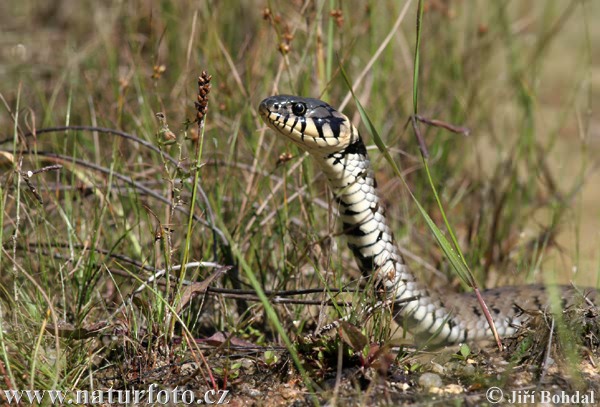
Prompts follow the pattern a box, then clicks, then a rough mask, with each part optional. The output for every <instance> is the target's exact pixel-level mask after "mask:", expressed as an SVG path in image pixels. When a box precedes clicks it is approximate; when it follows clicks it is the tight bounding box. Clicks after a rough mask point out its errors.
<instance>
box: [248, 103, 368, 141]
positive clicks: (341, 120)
mask: <svg viewBox="0 0 600 407" xmlns="http://www.w3.org/2000/svg"><path fill="white" fill-rule="evenodd" d="M258 112H259V114H260V116H261V117H262V119H263V121H264V122H265V123H266V124H267V126H269V127H270V128H271V129H273V130H275V132H276V133H277V134H280V135H283V136H285V137H286V138H287V139H289V140H291V141H292V142H294V143H295V144H296V145H298V146H299V147H300V148H302V149H303V150H305V151H308V152H309V153H311V152H316V151H319V152H326V153H331V152H335V151H341V150H343V149H344V148H346V147H347V146H348V145H349V144H350V143H351V142H352V141H354V139H356V138H357V132H356V130H355V129H354V127H353V126H352V124H350V121H349V120H348V118H347V117H346V116H344V115H343V114H341V113H339V112H338V111H337V110H335V109H334V108H332V107H331V106H330V105H328V104H327V103H325V102H323V101H321V100H318V99H312V98H301V97H298V96H288V95H279V96H271V97H268V98H266V99H265V100H263V101H262V102H261V103H260V105H259V106H258Z"/></svg>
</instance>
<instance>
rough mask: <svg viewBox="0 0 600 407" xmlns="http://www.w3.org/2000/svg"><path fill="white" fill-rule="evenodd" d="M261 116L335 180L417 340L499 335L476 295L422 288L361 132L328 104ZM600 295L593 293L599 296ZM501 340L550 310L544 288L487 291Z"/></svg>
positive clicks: (356, 233)
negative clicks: (531, 315)
mask: <svg viewBox="0 0 600 407" xmlns="http://www.w3.org/2000/svg"><path fill="white" fill-rule="evenodd" d="M259 113H260V115H261V117H262V119H263V120H264V121H265V123H266V124H267V125H268V126H269V127H270V128H272V129H273V130H275V132H276V133H277V134H278V135H280V136H283V137H285V138H286V139H288V140H289V141H291V142H293V143H294V144H296V145H298V146H299V147H300V148H301V149H303V150H305V151H307V152H308V153H309V154H310V155H311V156H312V157H314V158H315V159H316V162H317V164H318V165H319V167H320V169H321V170H322V171H323V173H324V174H325V176H326V177H327V179H328V182H329V185H330V187H331V189H332V192H333V195H334V197H335V200H336V201H337V203H338V204H339V217H340V220H341V223H342V228H343V231H344V234H345V235H346V238H347V241H348V246H349V247H350V249H351V250H352V252H353V254H354V256H355V257H356V260H357V263H358V265H359V268H360V269H361V271H362V272H363V273H364V274H365V275H367V276H371V275H373V277H374V280H375V281H376V282H377V284H378V285H379V287H381V288H383V290H384V292H385V293H386V294H387V295H386V297H387V298H388V299H392V300H394V301H395V302H398V303H400V304H402V305H401V309H400V310H399V312H398V314H397V315H398V319H399V320H401V321H402V323H407V325H408V327H409V329H410V331H411V333H412V334H413V335H415V336H416V337H420V338H428V339H430V340H431V339H432V338H433V339H432V340H433V342H437V343H456V342H466V341H478V340H482V339H488V338H490V337H491V336H492V332H491V330H490V328H489V324H488V322H487V320H486V318H485V316H484V314H483V312H482V311H481V307H480V305H479V303H478V301H477V298H476V297H475V295H474V294H473V293H463V294H449V295H445V296H443V299H442V296H439V295H434V294H433V293H432V292H431V291H430V290H429V289H427V288H426V287H425V286H423V285H422V284H420V283H419V282H418V281H417V280H416V278H415V276H414V275H413V274H412V273H411V271H410V270H409V268H408V266H407V264H406V263H405V261H404V259H403V257H402V255H401V254H400V251H399V250H398V248H397V246H396V244H395V242H394V237H393V233H392V231H391V230H390V226H389V224H388V222H387V219H386V215H385V212H384V208H383V206H382V205H380V198H379V195H378V192H377V184H376V181H375V176H374V172H373V169H372V167H371V164H370V161H369V156H368V154H367V150H366V148H365V144H364V143H363V141H362V138H361V136H360V134H359V133H358V130H357V129H356V127H355V126H354V125H352V123H351V122H350V120H349V119H348V118H347V117H346V116H345V115H343V114H342V113H340V112H338V111H337V110H336V109H334V108H333V107H332V106H330V105H329V104H327V103H325V102H323V101H321V100H318V99H313V98H302V97H298V96H290V95H278V96H271V97H269V98H267V99H265V100H263V101H262V102H261V104H260V106H259ZM560 289H561V290H562V292H561V294H562V298H563V304H562V305H563V306H567V305H568V304H569V303H570V302H571V301H572V299H573V298H576V297H579V298H581V295H578V291H577V290H576V289H575V288H573V287H567V286H565V287H561V288H560ZM595 294H596V292H595V291H592V292H591V293H590V296H591V297H595ZM482 296H483V298H484V299H485V301H486V303H487V304H488V307H489V309H490V314H491V316H492V318H493V320H494V324H495V326H496V329H497V331H498V334H499V335H500V336H501V337H502V336H508V335H511V334H513V333H515V332H516V330H517V329H518V327H519V326H520V325H521V324H522V323H523V321H524V320H525V319H526V318H527V315H526V314H525V313H523V310H529V309H536V310H539V309H543V308H544V307H545V306H547V303H548V301H547V293H546V288H545V287H544V286H541V285H527V286H518V287H502V288H496V289H490V290H485V291H483V292H482Z"/></svg>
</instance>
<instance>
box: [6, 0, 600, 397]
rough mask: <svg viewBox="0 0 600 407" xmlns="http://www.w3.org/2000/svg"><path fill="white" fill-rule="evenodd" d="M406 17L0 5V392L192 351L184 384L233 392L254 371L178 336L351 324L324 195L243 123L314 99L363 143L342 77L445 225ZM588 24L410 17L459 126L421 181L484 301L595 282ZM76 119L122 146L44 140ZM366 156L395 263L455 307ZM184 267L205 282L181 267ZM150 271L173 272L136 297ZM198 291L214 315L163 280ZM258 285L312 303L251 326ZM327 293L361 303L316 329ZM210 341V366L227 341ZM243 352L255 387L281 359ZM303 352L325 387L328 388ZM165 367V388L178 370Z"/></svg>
mask: <svg viewBox="0 0 600 407" xmlns="http://www.w3.org/2000/svg"><path fill="white" fill-rule="evenodd" d="M416 5H417V2H416V1H412V2H410V1H407V2H404V1H392V0H390V1H371V2H364V1H348V2H341V1H335V0H323V1H277V0H273V1H263V0H260V1H258V0H256V1H244V2H237V1H191V0H189V1H188V0H182V1H166V0H165V1H151V0H136V1H117V0H108V1H102V2H97V1H89V0H81V1H77V2H74V1H69V0H62V1H59V0H57V1H53V2H39V1H34V0H21V1H4V2H1V4H0V78H1V79H2V80H1V83H0V101H1V103H2V112H1V113H0V143H1V144H0V223H1V229H0V241H1V243H2V250H1V252H0V270H1V274H0V288H1V290H0V297H1V298H2V302H1V303H0V304H1V305H0V321H1V324H2V329H1V330H0V345H1V346H0V352H1V358H0V364H1V365H2V371H0V376H2V378H3V383H5V385H6V386H8V387H9V388H14V389H25V388H32V389H50V388H62V389H67V390H71V389H77V388H97V387H102V386H108V380H109V379H107V377H108V378H112V379H113V380H117V381H119V383H121V384H122V385H124V386H126V385H128V384H134V385H141V384H142V383H147V382H149V381H151V380H155V379H156V378H155V376H153V375H151V374H150V373H147V372H149V371H153V372H156V371H157V369H161V368H162V369H166V368H165V366H181V364H182V363H183V361H184V360H188V359H190V360H191V359H193V360H194V361H195V362H198V361H199V358H200V357H199V356H198V354H200V353H202V352H204V353H202V354H203V355H204V354H205V355H206V358H207V360H210V361H211V363H205V364H200V366H203V367H202V368H201V369H200V370H201V371H202V372H203V374H202V375H200V376H201V377H203V378H206V377H209V378H210V380H209V379H207V380H208V382H209V383H210V385H207V386H208V388H210V386H213V387H214V386H217V387H219V386H220V387H221V388H223V387H224V386H225V387H227V383H228V381H229V382H231V381H233V382H235V380H238V383H239V380H241V379H240V377H243V373H244V372H245V370H244V369H245V367H243V366H242V365H240V364H236V363H237V362H236V359H235V358H221V357H220V356H219V357H217V356H215V355H216V353H215V352H214V351H213V350H210V349H209V350H206V349H204V350H202V352H199V353H195V354H194V355H196V356H194V357H189V356H185V355H189V354H188V353H187V352H189V350H190V349H195V348H197V347H198V346H200V345H198V344H197V343H195V342H194V341H193V339H192V338H207V337H210V336H211V335H214V334H215V333H217V332H227V333H228V334H231V335H233V336H235V337H236V338H243V340H245V341H248V342H250V343H252V344H255V345H257V346H266V345H280V344H283V343H284V342H285V341H286V338H285V337H284V336H285V335H288V336H289V337H290V338H292V340H293V339H294V338H296V337H298V336H301V335H304V334H308V333H311V332H312V331H313V330H314V329H315V327H316V326H318V325H319V324H322V323H323V322H327V321H329V320H332V319H334V318H335V317H337V316H338V315H339V314H342V315H345V314H347V313H351V314H352V313H357V315H358V313H359V311H360V309H361V308H363V307H364V303H366V302H368V301H373V300H374V299H373V298H372V294H370V293H368V291H367V292H366V293H363V294H351V295H349V296H345V297H341V296H337V295H336V294H335V293H336V290H337V289H342V288H347V287H348V286H349V287H350V288H356V287H357V285H356V282H357V281H358V280H360V274H359V273H358V271H357V268H356V266H355V264H354V260H353V259H352V256H351V254H350V252H349V251H348V250H347V249H346V248H345V244H344V243H343V238H341V237H339V225H336V222H335V219H334V217H333V216H332V210H331V208H332V207H333V203H332V202H331V200H330V196H329V194H328V191H327V188H326V186H325V180H324V179H323V177H322V176H320V174H319V173H318V172H317V170H316V169H314V168H313V166H312V163H311V162H310V160H307V159H305V157H304V155H303V154H302V153H301V152H300V151H299V150H297V149H296V148H294V147H292V146H289V145H287V144H285V143H283V142H281V141H280V140H278V139H276V137H274V136H273V134H272V133H271V132H270V131H267V130H266V127H265V126H264V125H263V123H262V122H261V121H260V118H259V117H258V116H257V110H256V108H257V105H258V103H259V102H260V101H261V100H262V99H263V98H264V97H266V96H269V95H271V94H275V93H292V94H300V95H305V96H313V97H321V98H323V99H326V100H327V101H329V102H330V103H331V104H332V105H334V106H341V108H342V109H343V110H344V111H345V112H346V113H347V114H348V115H349V116H350V117H352V118H353V120H354V121H355V123H357V124H358V119H359V116H358V114H357V113H356V109H355V106H354V105H353V102H352V100H351V99H350V97H349V89H348V88H347V86H346V84H345V82H344V80H343V78H342V77H341V74H340V69H339V67H340V65H342V66H343V67H344V69H345V70H346V72H347V73H348V75H349V77H350V79H351V81H352V83H353V87H354V89H355V91H356V92H357V95H358V97H359V98H360V100H361V102H362V104H363V106H365V107H366V108H367V111H368V113H369V115H370V117H371V119H372V121H373V123H375V125H376V126H377V128H378V129H379V133H380V134H381V135H382V137H384V141H385V142H386V143H387V146H388V147H389V148H390V151H391V152H392V153H393V154H394V157H395V159H396V161H397V162H398V163H399V164H400V165H401V166H402V168H403V172H404V175H405V177H406V179H407V181H408V183H409V185H410V187H411V189H412V190H413V192H414V193H415V194H417V196H418V197H419V200H420V201H421V203H422V204H423V206H424V207H425V208H426V209H427V210H428V212H429V213H430V214H431V216H432V217H433V218H434V219H435V220H436V221H438V224H439V225H441V218H440V214H439V212H438V210H437V207H436V205H435V200H434V197H433V195H432V192H431V190H430V188H429V186H428V184H427V182H426V177H425V174H424V172H423V171H422V162H421V159H420V156H419V153H418V147H417V145H416V142H415V140H414V136H413V135H412V133H411V132H410V131H408V130H406V129H405V123H406V121H407V119H408V117H409V115H410V113H411V111H412V69H413V60H414V38H415V15H416ZM598 18H600V8H599V5H598V3H597V2H594V1H566V0H565V1H551V0H546V1H536V2H516V1H497V2H488V1H483V0H482V1H460V0H448V1H442V0H435V1H434V0H431V1H425V14H424V21H423V33H422V35H423V40H422V48H421V66H422V72H421V79H420V83H419V88H420V89H419V91H420V113H421V114H422V115H423V116H425V117H428V118H435V119H439V120H444V121H446V122H448V123H453V124H456V125H461V126H467V127H468V128H469V129H470V131H471V132H470V136H468V137H464V136H461V135H456V134H452V133H448V132H444V131H442V130H440V129H439V128H432V127H430V128H427V127H425V126H423V127H422V130H423V131H424V135H425V138H426V140H427V144H428V147H429V149H430V154H431V156H430V167H431V170H432V173H433V177H434V181H435V182H436V187H437V188H438V190H439V192H440V194H441V197H442V200H443V202H444V205H445V207H446V210H447V211H448V214H449V217H450V222H451V224H452V225H453V227H454V228H455V229H456V231H457V234H458V237H459V241H460V243H461V245H462V247H463V250H464V252H465V254H466V256H467V260H468V263H469V265H470V266H471V267H472V269H473V271H474V273H475V274H476V276H477V278H478V280H479V282H480V283H481V284H482V286H498V285H506V284H526V283H530V282H540V281H541V282H552V281H559V282H562V283H568V282H570V281H575V282H577V283H579V284H581V285H585V286H598V279H599V278H600V256H599V253H600V251H599V250H598V249H599V246H600V239H599V232H598V231H599V230H600V212H599V208H600V206H599V202H600V190H599V189H598V187H597V186H598V185H600V175H599V173H598V171H597V167H598V163H599V162H598V158H597V157H598V153H599V151H600V122H599V121H598V118H597V117H595V116H597V115H594V112H593V110H592V107H593V106H596V105H597V104H598V102H599V98H600V93H599V92H598V86H597V85H598V81H599V80H600V65H599V64H598V60H599V57H600V55H598V53H599V52H600V49H599V48H598V47H597V46H594V44H597V43H598V41H600V38H599V37H600V29H598V28H597V24H594V22H595V21H597V20H598ZM202 71H207V72H208V73H209V74H210V75H212V80H211V84H212V88H211V91H210V94H209V108H208V113H207V116H206V118H205V125H204V128H203V131H199V130H198V128H197V126H196V125H195V124H194V123H193V120H194V119H195V117H196V108H195V106H194V101H195V100H196V97H197V91H198V86H197V80H198V76H199V75H200V74H201V72H202ZM159 112H162V113H163V114H164V117H165V120H166V122H164V121H161V120H159V119H158V118H157V117H156V114H157V113H159ZM78 125H87V126H95V127H102V128H110V129H115V130H119V131H122V132H125V133H127V134H129V135H132V136H134V137H135V138H134V139H125V138H123V137H120V136H118V135H116V134H114V133H106V132H103V131H100V130H98V129H96V131H85V130H73V129H71V130H60V131H53V132H48V133H41V132H39V131H38V130H39V129H42V128H49V127H60V126H78ZM167 126H168V129H169V131H167ZM29 133H33V135H31V134H30V135H29V136H28V137H26V135H27V134H29ZM36 133H37V134H36ZM142 141H145V142H147V143H149V144H150V145H152V146H154V147H155V148H156V149H155V150H152V149H151V148H148V146H147V145H145V144H143V143H142ZM367 144H369V145H371V144H372V142H371V141H370V140H368V139H367ZM160 152H163V153H164V154H163V155H161V153H160ZM166 155H168V156H169V157H170V158H168V157H166ZM372 161H373V163H374V165H375V167H376V170H377V176H378V180H379V185H380V188H381V191H382V194H383V197H384V201H385V203H386V205H387V207H388V208H389V209H388V213H389V214H390V217H391V219H393V222H394V229H395V230H396V236H397V238H398V240H399V242H400V244H401V245H402V247H403V250H404V251H405V253H406V255H407V257H408V258H409V260H410V263H411V266H413V268H414V269H415V270H416V271H417V272H418V273H419V274H420V275H422V279H423V280H425V281H427V282H428V283H429V284H431V285H433V286H444V287H447V288H450V289H452V290H461V289H463V288H461V283H460V281H459V279H458V278H457V277H456V276H454V275H453V274H452V273H451V272H450V271H449V267H448V265H447V263H446V262H445V259H444V258H443V255H442V254H441V252H440V250H439V249H438V248H437V246H436V244H435V241H434V239H433V237H432V236H431V235H430V233H429V232H428V230H427V228H426V226H425V225H424V223H423V221H422V219H421V218H420V217H419V215H418V212H417V210H416V208H415V207H414V205H412V204H411V201H410V200H409V197H408V196H407V193H406V191H403V190H402V188H401V186H400V180H398V179H396V178H395V177H394V176H393V175H392V172H391V171H390V169H389V168H388V166H387V165H386V163H385V161H384V160H382V159H381V157H380V155H379V154H378V152H377V151H376V150H372ZM50 165H60V166H61V167H60V168H59V169H56V168H47V167H48V166H50ZM39 170H42V171H41V172H36V171H39ZM29 172H31V173H29ZM194 185H198V186H199V187H200V190H195V189H194ZM33 188H35V190H36V192H35V193H34V192H33ZM190 210H191V212H192V213H193V214H194V215H195V216H194V217H191V215H189V214H190ZM192 261H197V262H204V263H202V264H201V267H190V268H188V269H183V271H182V270H181V269H178V268H177V267H175V268H173V267H174V266H177V265H180V264H186V263H188V262H192ZM213 263H214V264H213ZM215 265H217V267H215ZM222 267H226V268H222ZM227 267H230V268H227ZM162 269H166V270H167V274H169V275H170V276H171V277H172V278H171V279H160V282H159V283H157V282H153V283H152V284H149V287H148V288H147V289H145V290H143V291H142V292H141V293H140V294H139V295H137V296H136V297H135V298H136V299H135V301H134V302H133V303H131V302H129V301H128V300H129V299H130V298H131V293H132V292H133V290H135V289H136V288H137V287H139V286H140V285H141V284H142V281H144V280H146V279H147V278H148V276H149V275H151V274H152V273H153V272H156V271H157V270H162ZM215 270H220V271H221V272H223V274H219V273H217V274H213V273H215ZM542 271H543V272H542ZM208 276H212V277H214V278H215V279H214V280H213V281H211V287H212V288H213V289H215V290H216V289H221V291H220V292H217V291H212V292H211V293H210V295H209V296H208V297H207V298H206V300H205V301H204V302H202V301H200V300H199V299H197V300H195V301H191V302H189V301H188V299H187V298H186V297H185V295H184V293H186V291H185V290H186V289H185V287H184V286H183V283H181V281H182V280H176V279H175V277H182V278H184V279H185V280H186V281H203V280H205V279H206V278H207V277H208ZM253 280H254V281H255V282H256V283H257V284H259V285H260V286H261V287H262V288H263V290H265V292H266V293H267V295H270V294H269V293H270V292H273V291H277V292H280V291H282V290H288V291H289V290H301V289H309V288H316V289H318V290H316V291H317V292H316V293H312V294H310V295H304V296H301V297H298V296H291V297H290V295H291V293H289V292H287V294H286V293H280V294H281V295H279V296H277V299H278V300H277V301H276V300H274V299H271V301H272V302H273V309H272V310H273V311H272V312H271V311H268V307H267V312H266V313H265V304H264V303H261V302H260V301H257V300H256V298H255V297H254V296H253V294H251V293H250V291H252V292H253V286H252V281H253ZM165 281H167V282H166V283H165ZM325 286H327V287H329V288H330V289H331V292H329V293H328V294H324V293H323V290H324V287H325ZM254 288H256V287H254ZM234 289H237V290H246V291H237V292H234V291H231V290H234ZM228 290H229V291H228ZM249 290H250V291H249ZM199 291H201V292H203V291H204V290H203V289H199ZM200 297H202V296H200ZM282 298H283V300H281V299H282ZM329 298H332V299H336V300H340V298H344V299H346V300H348V301H352V302H353V306H351V307H347V308H345V309H344V308H343V307H342V308H337V309H334V310H333V312H329V313H327V312H326V311H327V310H324V308H323V307H320V306H318V304H319V303H320V302H321V301H326V300H328V299H329ZM280 300H281V301H280ZM286 301H287V302H286ZM294 301H299V302H300V303H299V304H296V303H294ZM302 301H313V302H314V304H313V303H306V302H305V303H302ZM123 304H128V305H127V306H124V307H122V305H123ZM202 305H204V312H199V309H200V307H201V306H202ZM307 305H310V307H308V308H307ZM307 309H308V310H309V311H310V312H307ZM175 314H177V315H179V316H180V318H181V319H180V320H179V321H176V320H177V319H178V318H176V317H175V316H174V315H175ZM356 318H358V317H356ZM354 321H355V322H356V323H357V325H359V326H360V320H359V319H355V320H354ZM96 324H99V325H96ZM182 326H186V327H187V328H186V329H182V328H181V327H182ZM99 328H102V330H101V331H100V333H98V332H97V331H96V329H99ZM390 329H394V328H392V327H388V326H387V324H382V325H378V324H375V326H374V327H371V326H370V325H369V326H368V327H365V328H364V329H363V331H364V332H363V333H364V334H365V335H367V336H368V337H374V338H376V339H382V338H386V337H387V336H388V334H389V333H390ZM394 330H395V329H394ZM56 334H58V335H56ZM282 335H283V336H282ZM115 337H116V338H117V339H115ZM182 337H183V338H184V339H183V340H181V339H178V340H181V342H180V345H177V346H176V345H173V344H174V343H175V342H173V341H172V339H173V338H182ZM213 339H214V337H213ZM214 340H215V341H216V342H217V343H219V344H220V345H221V346H220V347H219V349H220V350H221V349H222V348H223V347H224V346H225V344H229V342H228V341H225V340H221V341H219V340H217V339H214ZM220 350H219V352H220ZM219 355H221V353H219ZM249 357H252V358H255V359H253V360H255V362H256V360H258V361H259V362H260V363H258V362H256V363H258V365H260V366H261V368H262V369H264V371H268V370H269V368H271V367H273V366H275V365H277V366H280V365H279V364H280V363H281V360H282V357H281V356H277V357H275V356H273V355H272V354H265V353H260V352H259V354H258V356H256V354H252V356H249ZM186 358H187V359H186ZM211 358H214V359H211ZM200 359H201V358H200ZM283 359H285V358H283ZM314 359H315V360H316V362H315V361H314V360H312V359H311V363H312V362H315V363H316V364H317V365H318V366H319V368H318V369H316V372H319V373H315V370H310V372H312V373H311V374H312V375H313V378H314V379H315V380H317V379H318V378H320V377H324V376H326V374H327V372H328V369H330V368H332V369H333V370H335V366H336V364H335V363H333V364H328V363H325V362H324V361H323V359H319V357H315V358H314ZM319 363H320V365H319ZM307 364H308V365H310V363H307ZM209 365H210V366H212V367H209ZM332 366H333V367H332ZM279 368H280V370H279V371H282V370H281V366H280V367H279ZM313 368H314V366H313ZM211 369H212V370H211ZM219 369H220V370H219ZM319 369H321V370H319ZM259 370H260V369H259ZM106 372H110V373H106ZM132 372H137V373H136V374H137V375H134V374H133V373H132ZM140 372H142V373H140ZM232 372H233V373H232ZM161 373H162V374H163V377H162V378H163V379H165V377H168V378H169V380H167V379H165V381H167V382H168V384H169V385H174V383H175V384H177V383H178V382H177V380H176V379H173V378H174V377H176V376H177V375H178V374H181V373H180V372H179V373H176V372H175V373H174V372H172V371H169V374H166V375H164V371H161ZM246 373H247V372H246ZM281 375H282V377H285V378H287V376H286V374H283V373H282V374H281ZM134 376H135V378H134ZM115 378H119V379H115ZM170 380H172V381H170ZM286 380H287V379H286ZM202 383H203V385H206V382H202ZM230 386H231V384H230ZM2 387H5V386H2ZM238 394H242V390H239V388H238ZM262 394H263V396H264V395H265V394H267V393H265V392H263V393H262Z"/></svg>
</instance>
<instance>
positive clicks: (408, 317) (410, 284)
mask: <svg viewBox="0 0 600 407" xmlns="http://www.w3.org/2000/svg"><path fill="white" fill-rule="evenodd" d="M353 131H356V129H353ZM317 162H318V163H319V166H320V167H321V170H322V171H323V173H324V174H325V175H326V176H327V179H328V181H329V185H330V187H331V189H332V192H333V195H334V197H335V200H336V202H337V203H338V205H339V216H340V220H341V222H342V228H343V231H344V234H345V236H346V239H347V241H348V246H349V247H350V249H351V250H352V252H353V253H354V256H355V257H356V260H357V263H358V266H359V268H360V269H361V271H362V272H363V274H365V275H367V276H371V275H373V273H374V279H375V282H376V284H377V285H379V286H380V287H383V289H384V291H385V292H386V293H387V298H388V299H393V300H394V301H395V302H398V303H400V304H401V309H400V311H399V315H400V317H401V319H402V321H403V322H408V324H409V325H410V326H411V330H412V331H413V333H416V334H419V333H421V332H422V333H426V334H427V335H429V336H430V335H431V332H436V331H437V330H438V329H440V333H441V334H442V335H441V336H442V338H441V340H442V341H448V340H449V339H450V340H453V339H454V338H457V339H462V338H461V337H462V336H463V335H465V332H464V330H463V329H462V328H461V327H460V326H459V324H455V323H454V322H450V324H448V321H451V319H450V318H448V317H449V315H450V312H449V311H448V310H447V309H446V308H445V307H444V305H443V304H442V303H441V302H440V301H439V300H437V299H435V297H433V296H432V295H431V294H430V293H429V291H428V290H427V289H425V288H424V287H423V286H421V285H420V284H419V283H418V282H417V281H416V279H415V276H414V275H413V274H412V273H411V272H410V270H409V268H408V267H407V265H406V264H405V262H404V259H403V258H402V255H401V254H400V252H399V250H398V248H397V246H396V244H395V242H394V236H393V233H392V231H391V229H390V226H389V224H388V221H387V219H386V215H385V210H384V207H383V205H381V204H380V197H379V195H378V193H377V182H376V180H375V174H374V172H373V169H372V167H371V162H370V160H369V157H368V155H367V150H366V147H365V145H364V143H363V141H362V139H361V137H360V135H358V132H357V137H356V138H355V141H354V142H353V143H352V144H350V145H349V146H348V147H347V148H345V149H344V150H342V151H338V152H334V153H330V154H326V155H323V156H322V157H321V159H320V160H317Z"/></svg>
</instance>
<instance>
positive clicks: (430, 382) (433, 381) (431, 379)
mask: <svg viewBox="0 0 600 407" xmlns="http://www.w3.org/2000/svg"><path fill="white" fill-rule="evenodd" d="M419 386H422V387H424V388H426V389H432V388H434V387H437V388H439V387H442V378H441V377H440V376H439V375H437V374H435V373H423V374H422V375H421V377H419Z"/></svg>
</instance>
